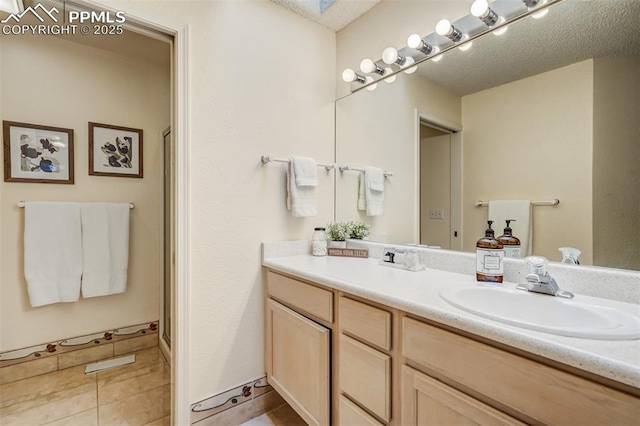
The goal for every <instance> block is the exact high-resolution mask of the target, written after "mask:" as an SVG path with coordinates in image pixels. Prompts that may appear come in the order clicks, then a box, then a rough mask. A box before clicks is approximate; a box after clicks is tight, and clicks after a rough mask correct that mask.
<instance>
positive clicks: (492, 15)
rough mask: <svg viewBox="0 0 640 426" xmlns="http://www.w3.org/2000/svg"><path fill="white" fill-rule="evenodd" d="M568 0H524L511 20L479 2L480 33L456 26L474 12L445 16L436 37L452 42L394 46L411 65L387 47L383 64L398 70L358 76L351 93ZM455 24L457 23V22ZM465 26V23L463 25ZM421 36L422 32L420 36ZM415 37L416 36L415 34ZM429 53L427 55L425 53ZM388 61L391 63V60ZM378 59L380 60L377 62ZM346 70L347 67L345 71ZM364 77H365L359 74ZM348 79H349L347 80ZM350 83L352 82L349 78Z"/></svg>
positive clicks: (388, 79) (389, 79) (387, 79)
mask: <svg viewBox="0 0 640 426" xmlns="http://www.w3.org/2000/svg"><path fill="white" fill-rule="evenodd" d="M563 1H565V0H546V1H542V0H521V2H522V6H524V7H525V8H526V10H524V11H523V12H522V13H520V14H519V15H516V16H513V17H512V18H510V19H505V18H504V17H501V16H498V14H497V13H496V12H495V11H494V10H493V9H491V8H489V7H488V2H486V1H479V2H477V3H478V6H476V7H474V12H476V14H478V13H479V12H480V11H479V10H478V11H476V10H475V9H476V8H478V9H480V7H479V6H480V5H482V6H484V3H487V10H484V8H482V9H483V10H482V13H480V16H477V17H474V18H473V20H477V19H478V18H480V20H482V21H483V22H484V23H485V26H486V28H485V29H483V30H480V31H478V32H475V31H472V32H475V34H473V35H472V34H464V32H463V31H462V30H461V29H458V28H457V27H456V26H455V25H457V24H458V23H460V22H461V21H463V20H467V19H466V17H467V16H474V15H472V14H470V15H467V16H464V17H462V18H461V19H459V20H458V21H456V22H455V23H451V22H449V21H447V20H445V19H443V20H441V21H447V23H448V24H449V25H447V30H448V31H447V33H446V34H444V35H437V34H436V35H435V36H433V37H435V38H438V37H440V38H442V37H446V38H447V39H449V40H450V41H449V42H448V43H449V44H450V45H448V46H447V45H446V43H445V46H441V47H439V46H432V51H431V52H430V53H426V52H425V50H426V47H425V46H422V45H421V44H420V43H418V47H411V46H405V47H403V48H400V49H397V50H396V49H393V50H394V51H396V52H398V53H397V54H398V57H397V59H396V58H393V59H396V61H398V62H399V61H401V60H402V59H404V60H405V61H411V62H412V63H411V64H406V63H403V64H399V63H398V62H396V61H391V59H392V56H395V55H391V54H390V52H391V48H389V49H388V51H387V53H388V55H384V54H383V59H387V61H383V62H384V63H387V64H389V62H391V64H394V65H396V66H397V67H398V68H399V69H395V70H394V71H393V72H391V73H385V74H384V76H380V75H379V73H378V74H374V75H376V76H377V77H378V78H377V79H374V78H373V77H371V76H367V78H365V79H364V80H366V81H362V79H363V78H360V79H358V81H357V82H358V83H359V84H354V83H355V81H352V82H351V93H355V92H357V91H359V90H361V89H364V88H367V87H368V86H373V85H374V84H375V82H376V81H377V80H380V79H382V78H385V81H387V82H391V81H392V80H391V78H392V77H394V76H395V75H396V74H398V73H400V72H403V71H404V72H407V71H408V70H411V72H414V71H415V70H416V66H417V65H418V64H420V63H421V62H424V61H426V60H429V59H435V58H440V57H441V55H442V54H443V53H445V52H447V51H449V50H451V49H454V48H456V47H461V46H462V47H466V46H470V45H471V43H472V41H473V40H475V39H477V38H480V37H484V36H485V35H487V34H490V33H494V32H496V31H498V30H500V29H506V27H507V26H508V25H509V24H512V23H515V22H518V21H520V20H522V19H525V18H527V17H529V16H534V15H538V14H540V12H543V11H548V10H549V8H550V7H551V6H553V5H556V4H558V3H561V2H563ZM454 24H455V25H454ZM444 26H445V25H444V23H443V24H442V25H441V27H442V28H441V31H439V32H443V31H444ZM461 26H462V25H461ZM433 34H435V33H432V34H429V35H428V36H425V37H422V38H421V39H422V40H423V41H424V39H426V38H427V37H429V38H431V37H432V35H433ZM418 37H419V35H418ZM414 38H415V37H414ZM451 41H453V43H451ZM412 50H413V51H416V52H420V53H418V56H422V57H419V58H414V57H412V56H411V51H412ZM425 55H426V56H425ZM385 56H387V58H385ZM388 61H389V62H388ZM376 62H377V61H376ZM407 65H411V67H410V68H408V69H407ZM345 71H346V70H345ZM349 76H350V77H351V74H350V73H349ZM360 77H363V76H360ZM345 81H347V80H345ZM347 82H349V81H347Z"/></svg>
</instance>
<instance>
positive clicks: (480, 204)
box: [476, 198, 560, 207]
mask: <svg viewBox="0 0 640 426" xmlns="http://www.w3.org/2000/svg"><path fill="white" fill-rule="evenodd" d="M558 204H560V200H558V199H557V198H554V199H553V200H549V201H532V202H531V205H533V206H557V205H558ZM488 205H489V202H488V201H482V200H478V201H476V207H487V206H488Z"/></svg>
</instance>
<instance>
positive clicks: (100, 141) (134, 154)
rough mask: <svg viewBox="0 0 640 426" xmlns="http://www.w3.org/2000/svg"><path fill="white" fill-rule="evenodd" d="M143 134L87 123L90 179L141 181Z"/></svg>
mask: <svg viewBox="0 0 640 426" xmlns="http://www.w3.org/2000/svg"><path fill="white" fill-rule="evenodd" d="M142 142H143V139H142V130H141V129H134V128H131V127H122V126H114V125H111V124H103V123H94V122H89V175H91V176H110V177H128V178H142V177H143V170H142V158H143V150H142V147H143V144H142Z"/></svg>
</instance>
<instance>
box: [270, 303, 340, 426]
mask: <svg viewBox="0 0 640 426" xmlns="http://www.w3.org/2000/svg"><path fill="white" fill-rule="evenodd" d="M266 328H267V330H266V337H267V339H266V340H267V341H266V363H267V366H266V367H267V378H268V380H269V383H270V384H271V386H273V388H274V389H275V390H276V391H278V393H279V394H280V395H281V396H282V397H283V398H284V399H285V400H286V401H287V403H288V404H289V405H290V406H291V407H293V409H294V410H296V412H297V413H298V414H299V415H300V417H302V418H303V419H304V420H305V421H306V422H307V423H308V424H310V425H329V391H330V389H329V383H330V380H329V372H330V366H329V362H330V355H329V349H330V337H331V336H330V330H329V329H328V328H325V327H323V326H321V325H319V324H317V323H315V322H313V321H311V320H309V319H308V318H305V317H304V316H302V315H300V314H298V313H296V312H294V311H292V310H291V309H288V308H286V307H284V306H283V305H281V304H279V303H278V302H275V301H273V300H272V299H267V321H266Z"/></svg>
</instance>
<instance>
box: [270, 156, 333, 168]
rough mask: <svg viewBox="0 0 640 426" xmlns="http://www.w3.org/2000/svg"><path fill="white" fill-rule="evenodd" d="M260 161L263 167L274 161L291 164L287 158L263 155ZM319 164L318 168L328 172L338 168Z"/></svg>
mask: <svg viewBox="0 0 640 426" xmlns="http://www.w3.org/2000/svg"><path fill="white" fill-rule="evenodd" d="M260 161H262V165H263V166H264V165H265V164H267V163H270V162H272V161H276V162H278V163H289V159H287V158H276V157H272V156H270V155H263V156H262V157H260ZM317 164H318V167H324V168H325V169H327V171H328V170H333V169H335V168H336V166H335V164H326V163H317Z"/></svg>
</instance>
